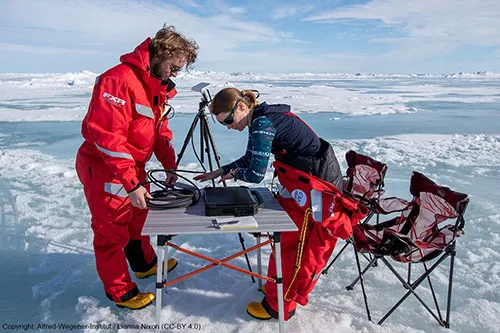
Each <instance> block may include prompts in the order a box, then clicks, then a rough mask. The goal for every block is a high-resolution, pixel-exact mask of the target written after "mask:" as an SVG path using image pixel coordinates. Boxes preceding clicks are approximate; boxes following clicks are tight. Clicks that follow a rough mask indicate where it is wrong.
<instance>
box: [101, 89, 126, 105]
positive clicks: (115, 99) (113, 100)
mask: <svg viewBox="0 0 500 333" xmlns="http://www.w3.org/2000/svg"><path fill="white" fill-rule="evenodd" d="M102 98H104V101H105V102H107V103H110V104H113V105H116V106H124V105H125V101H124V100H123V99H120V98H118V97H115V96H113V95H111V94H109V93H107V92H104V93H103V94H102Z"/></svg>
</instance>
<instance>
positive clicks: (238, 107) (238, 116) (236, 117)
mask: <svg viewBox="0 0 500 333" xmlns="http://www.w3.org/2000/svg"><path fill="white" fill-rule="evenodd" d="M233 110H234V111H233ZM233 110H231V111H229V112H221V113H219V114H218V115H216V116H215V118H217V120H218V121H219V122H220V123H221V124H222V125H224V126H226V127H227V128H228V129H234V130H237V131H240V132H241V131H243V130H244V129H245V127H246V126H247V115H248V106H247V105H246V104H245V103H244V102H243V101H241V100H239V101H237V102H236V103H235V105H234V107H233ZM231 115H232V119H233V122H232V123H231V124H228V123H227V121H228V120H230V119H231V117H230V116H231Z"/></svg>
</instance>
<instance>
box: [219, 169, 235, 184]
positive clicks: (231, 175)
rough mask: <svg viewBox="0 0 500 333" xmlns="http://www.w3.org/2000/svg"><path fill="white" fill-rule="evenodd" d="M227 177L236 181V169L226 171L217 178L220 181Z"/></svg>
mask: <svg viewBox="0 0 500 333" xmlns="http://www.w3.org/2000/svg"><path fill="white" fill-rule="evenodd" d="M229 179H234V180H235V181H236V169H232V170H231V171H229V172H228V173H226V174H225V175H224V176H222V178H221V179H219V183H222V182H223V181H225V180H229Z"/></svg>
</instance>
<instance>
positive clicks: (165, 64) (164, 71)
mask: <svg viewBox="0 0 500 333" xmlns="http://www.w3.org/2000/svg"><path fill="white" fill-rule="evenodd" d="M186 61H187V60H186V58H185V57H171V58H167V59H165V60H157V59H153V61H152V62H151V73H153V75H154V76H156V77H157V78H159V79H161V80H167V79H168V78H170V77H172V76H173V77H176V76H177V74H178V73H179V72H180V71H181V70H182V67H184V66H185V65H186Z"/></svg>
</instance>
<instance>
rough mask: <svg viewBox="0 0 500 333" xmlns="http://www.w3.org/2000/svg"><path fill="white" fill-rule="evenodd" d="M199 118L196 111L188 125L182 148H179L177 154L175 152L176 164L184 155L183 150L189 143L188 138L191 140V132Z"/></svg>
mask: <svg viewBox="0 0 500 333" xmlns="http://www.w3.org/2000/svg"><path fill="white" fill-rule="evenodd" d="M199 119H200V118H199V113H198V114H197V115H196V117H194V119H193V122H192V123H191V127H189V131H188V133H187V134H186V138H185V139H184V143H183V144H182V148H181V150H180V152H179V154H177V165H179V164H180V162H181V159H182V157H183V156H184V152H185V151H186V148H187V146H188V144H189V140H191V139H192V138H193V132H194V129H195V128H196V125H197V124H198V120H199Z"/></svg>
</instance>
